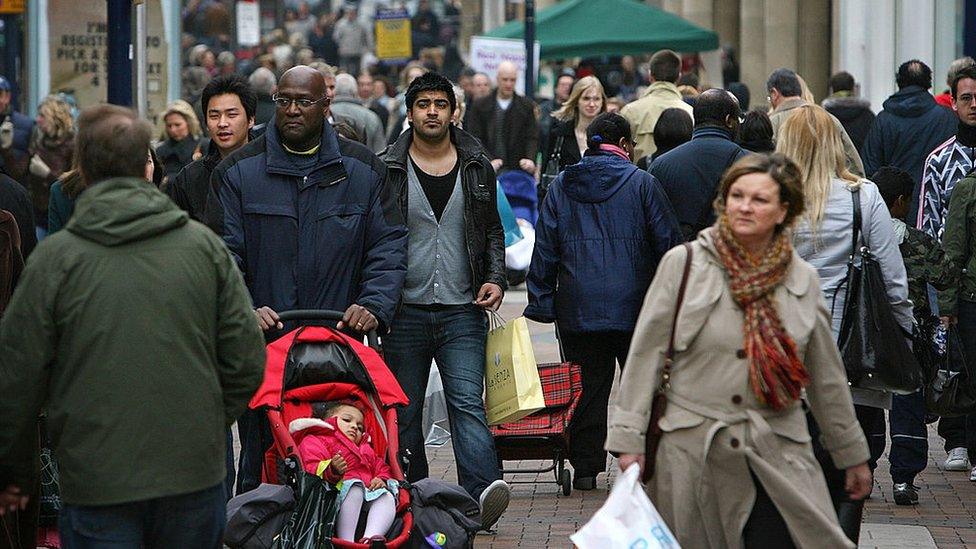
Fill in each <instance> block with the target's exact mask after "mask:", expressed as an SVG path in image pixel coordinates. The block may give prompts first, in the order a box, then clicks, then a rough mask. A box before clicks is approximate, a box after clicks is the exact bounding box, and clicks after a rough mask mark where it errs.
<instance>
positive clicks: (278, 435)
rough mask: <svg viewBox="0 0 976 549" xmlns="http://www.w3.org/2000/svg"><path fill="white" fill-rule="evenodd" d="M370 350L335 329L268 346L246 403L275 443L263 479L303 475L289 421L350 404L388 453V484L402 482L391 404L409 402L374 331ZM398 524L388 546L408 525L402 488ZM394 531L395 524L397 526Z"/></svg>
mask: <svg viewBox="0 0 976 549" xmlns="http://www.w3.org/2000/svg"><path fill="white" fill-rule="evenodd" d="M342 315H343V313H341V312H337V311H288V312H284V313H281V314H280V315H279V317H280V319H281V321H282V322H287V321H292V320H305V321H323V320H324V321H332V322H335V321H339V320H342ZM368 342H369V345H370V346H369V347H367V346H365V345H363V344H362V343H360V342H359V341H356V340H355V339H353V338H351V337H349V336H347V335H345V334H343V333H341V332H339V331H338V330H335V329H333V328H327V327H320V326H306V327H300V328H297V329H295V330H292V331H291V332H288V333H287V334H285V335H284V336H282V337H281V338H279V339H277V340H275V341H274V342H272V343H271V344H269V345H268V347H267V353H268V358H267V365H266V367H265V372H264V382H263V383H262V384H261V387H260V388H259V389H258V391H257V393H255V395H254V397H253V398H252V399H251V403H250V407H251V408H252V409H262V408H263V409H265V410H267V413H268V421H269V423H270V425H271V432H272V434H273V436H274V444H273V445H272V446H271V448H269V449H268V451H267V453H266V454H265V462H264V469H263V471H262V478H263V480H264V481H265V482H269V483H275V484H280V483H283V482H284V480H285V478H286V477H285V475H289V474H295V473H297V472H299V471H301V470H302V468H303V467H302V465H303V464H302V460H301V458H300V457H299V455H298V452H297V445H296V444H295V440H294V438H293V437H292V435H291V433H289V432H288V425H289V424H290V423H291V421H292V420H294V419H297V418H303V417H310V416H311V414H312V403H314V402H323V401H334V400H350V399H355V400H358V401H359V402H361V403H362V404H363V408H364V409H366V410H370V411H371V412H372V413H367V414H365V420H364V423H365V429H366V432H367V433H368V434H369V436H370V437H371V440H372V441H373V446H374V448H375V450H376V453H377V455H381V456H382V455H385V456H386V461H387V463H388V464H389V466H390V469H391V470H392V472H393V480H396V481H403V480H404V475H403V470H402V468H401V467H400V463H399V461H398V459H397V456H398V453H399V442H398V440H397V423H396V417H397V415H396V408H395V407H396V406H398V405H405V404H407V397H406V395H405V394H404V393H403V390H402V389H401V388H400V384H399V383H397V380H396V378H395V377H394V376H393V374H392V373H391V372H390V370H389V368H387V366H386V364H385V363H384V362H383V359H382V358H380V355H379V354H378V353H377V352H376V350H375V349H376V347H377V344H376V343H377V339H376V333H375V332H370V333H369V335H368ZM398 498H399V500H398V502H397V518H398V520H397V521H396V523H395V525H396V524H400V525H402V527H401V528H400V529H399V531H398V532H394V533H391V537H390V539H389V541H387V542H386V547H388V548H390V549H396V548H398V547H401V546H404V545H405V544H406V542H407V540H408V539H409V537H410V530H411V529H412V527H413V515H412V514H411V512H410V492H409V490H407V489H401V490H400V491H399V496H398ZM394 528H396V526H394ZM332 543H333V545H335V547H338V548H348V549H366V548H369V547H375V545H367V544H360V543H355V542H351V541H346V540H341V539H336V538H333V539H332Z"/></svg>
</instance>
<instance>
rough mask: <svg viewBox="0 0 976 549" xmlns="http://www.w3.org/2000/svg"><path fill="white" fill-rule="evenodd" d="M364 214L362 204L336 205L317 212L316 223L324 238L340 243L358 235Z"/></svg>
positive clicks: (364, 210) (364, 209)
mask: <svg viewBox="0 0 976 549" xmlns="http://www.w3.org/2000/svg"><path fill="white" fill-rule="evenodd" d="M365 214H366V208H365V206H363V205H362V204H336V205H333V206H330V207H328V208H323V209H321V210H319V214H318V216H317V217H316V222H317V225H318V229H319V231H320V234H322V235H323V236H324V237H325V238H328V239H330V240H339V241H340V242H342V241H343V239H353V238H355V237H356V236H357V235H358V234H359V232H360V229H361V228H362V226H363V216H364V215H365Z"/></svg>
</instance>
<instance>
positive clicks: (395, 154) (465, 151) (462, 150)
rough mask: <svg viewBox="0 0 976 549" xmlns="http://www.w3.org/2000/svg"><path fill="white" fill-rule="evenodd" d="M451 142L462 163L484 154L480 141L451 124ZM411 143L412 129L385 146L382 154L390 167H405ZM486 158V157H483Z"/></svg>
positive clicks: (404, 168)
mask: <svg viewBox="0 0 976 549" xmlns="http://www.w3.org/2000/svg"><path fill="white" fill-rule="evenodd" d="M450 132H451V143H453V144H454V148H455V149H457V152H458V159H459V160H460V161H461V163H462V164H467V163H468V162H469V161H472V160H477V159H479V158H480V157H482V156H484V149H483V148H482V146H481V142H480V141H478V139H477V138H476V137H474V136H473V135H471V134H470V133H468V132H466V131H464V130H462V129H459V128H458V127H456V126H454V125H453V124H452V125H451V128H450ZM411 143H413V130H410V131H406V132H403V133H402V134H401V135H400V137H399V138H397V140H396V142H395V143H393V144H392V145H390V146H389V148H387V150H386V153H385V154H384V155H383V156H385V157H386V158H387V160H388V163H389V165H390V166H391V167H395V168H400V169H402V170H406V169H407V155H408V154H409V152H410V144H411ZM485 158H487V157H485Z"/></svg>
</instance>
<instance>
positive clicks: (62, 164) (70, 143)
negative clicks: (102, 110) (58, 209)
mask: <svg viewBox="0 0 976 549" xmlns="http://www.w3.org/2000/svg"><path fill="white" fill-rule="evenodd" d="M74 149H75V123H74V119H73V118H72V117H71V105H69V104H68V103H67V102H66V101H65V100H64V99H62V98H61V97H59V96H57V95H49V96H47V97H46V98H44V100H43V101H41V104H40V105H39V106H38V107H37V129H36V130H35V133H34V136H33V139H32V141H31V146H30V149H29V152H30V160H29V162H28V164H27V190H28V191H29V192H30V195H31V201H32V203H33V205H34V219H35V220H36V224H37V226H38V236H39V237H41V236H43V235H44V234H46V233H47V208H48V202H49V200H50V196H51V184H52V183H54V182H55V181H57V179H58V178H59V177H61V174H62V173H64V172H65V171H67V170H68V169H69V168H70V167H71V162H72V159H73V158H74Z"/></svg>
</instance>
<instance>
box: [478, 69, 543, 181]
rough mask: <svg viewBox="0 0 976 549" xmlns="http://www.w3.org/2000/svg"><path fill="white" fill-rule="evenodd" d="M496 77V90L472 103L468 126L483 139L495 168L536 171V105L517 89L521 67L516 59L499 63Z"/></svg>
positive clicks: (504, 170) (502, 170) (503, 170)
mask: <svg viewBox="0 0 976 549" xmlns="http://www.w3.org/2000/svg"><path fill="white" fill-rule="evenodd" d="M496 80H497V82H498V87H497V88H496V89H495V91H494V92H493V93H491V94H489V95H488V96H487V97H484V98H482V99H479V100H476V101H475V102H474V104H473V105H471V115H470V117H469V119H468V120H467V121H466V122H465V124H466V126H465V127H466V128H467V129H468V130H469V131H470V133H471V134H472V135H474V136H475V137H477V138H478V139H480V140H481V143H482V145H484V146H485V149H486V151H487V152H488V158H490V159H491V165H492V167H494V168H495V171H496V172H498V173H499V174H501V173H503V172H507V171H511V170H521V171H523V172H526V173H529V174H534V173H535V155H536V153H537V152H538V148H539V121H538V117H537V116H536V105H535V103H534V102H533V101H532V100H531V99H527V98H525V97H523V96H521V95H518V94H517V93H515V83H516V82H517V81H518V67H516V66H515V64H514V63H511V62H509V61H504V62H502V63H501V64H499V65H498V73H497V76H496Z"/></svg>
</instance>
